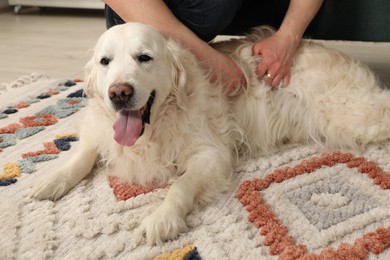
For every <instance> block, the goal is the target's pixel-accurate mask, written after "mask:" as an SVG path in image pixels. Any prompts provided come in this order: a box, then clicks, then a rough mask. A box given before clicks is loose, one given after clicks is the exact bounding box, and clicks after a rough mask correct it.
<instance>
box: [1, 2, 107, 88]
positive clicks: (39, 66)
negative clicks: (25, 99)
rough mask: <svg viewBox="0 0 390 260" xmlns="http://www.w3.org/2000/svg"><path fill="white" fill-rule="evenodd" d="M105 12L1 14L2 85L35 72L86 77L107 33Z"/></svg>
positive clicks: (58, 75)
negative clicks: (93, 51) (98, 42)
mask: <svg viewBox="0 0 390 260" xmlns="http://www.w3.org/2000/svg"><path fill="white" fill-rule="evenodd" d="M105 29H106V28H105V20H104V14H103V10H74V9H45V10H44V11H42V10H40V9H38V8H30V9H28V8H25V9H23V10H22V12H21V14H20V15H14V14H13V13H12V12H9V13H2V14H0V83H1V82H10V81H12V80H15V79H17V78H19V77H20V76H23V75H29V74H31V73H32V72H36V73H43V74H46V75H48V76H50V77H51V78H57V77H60V78H64V77H80V76H83V73H82V71H83V66H84V64H85V63H86V62H87V60H88V58H89V57H90V53H89V50H90V49H91V48H92V47H93V46H94V44H95V43H96V40H97V38H98V37H99V36H100V34H101V33H103V32H104V31H105Z"/></svg>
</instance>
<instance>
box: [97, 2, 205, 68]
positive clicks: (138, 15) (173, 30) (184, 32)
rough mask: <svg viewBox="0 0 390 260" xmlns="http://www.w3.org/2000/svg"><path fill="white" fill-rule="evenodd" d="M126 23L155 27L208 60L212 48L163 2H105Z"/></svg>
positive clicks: (196, 54) (201, 58)
mask: <svg viewBox="0 0 390 260" xmlns="http://www.w3.org/2000/svg"><path fill="white" fill-rule="evenodd" d="M103 2H105V3H106V4H108V5H109V6H110V7H111V8H112V9H113V10H114V11H115V12H116V13H117V14H118V15H119V16H120V17H121V18H122V19H123V20H124V21H126V22H141V23H145V24H148V25H151V26H153V27H154V28H156V29H157V30H158V31H160V32H161V33H162V34H164V35H166V36H168V37H172V38H173V39H175V40H177V41H179V42H181V43H182V44H183V45H184V46H185V47H186V48H188V49H190V50H191V51H192V53H193V54H194V55H195V56H196V57H197V58H198V59H199V60H201V61H204V60H205V59H206V58H207V53H208V52H210V48H211V47H210V46H209V45H208V44H207V43H206V42H204V41H202V40H201V39H200V38H198V37H197V36H196V35H195V34H194V33H193V32H192V31H191V30H190V29H188V28H187V27H186V26H184V25H183V24H182V23H181V22H180V21H179V20H178V19H177V18H176V17H175V16H174V15H173V14H172V12H171V11H170V10H169V8H168V7H167V6H166V5H165V3H164V2H163V1H162V0H141V1H140V0H103Z"/></svg>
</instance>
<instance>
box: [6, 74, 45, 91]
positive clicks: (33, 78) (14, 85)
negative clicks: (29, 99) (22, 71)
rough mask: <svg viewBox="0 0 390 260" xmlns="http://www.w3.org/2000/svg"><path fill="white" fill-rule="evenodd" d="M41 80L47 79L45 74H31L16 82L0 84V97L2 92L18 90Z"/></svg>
mask: <svg viewBox="0 0 390 260" xmlns="http://www.w3.org/2000/svg"><path fill="white" fill-rule="evenodd" d="M42 78H48V76H46V75H45V74H42V73H35V72H33V73H31V74H30V75H25V76H22V77H20V78H18V79H17V80H14V81H11V82H10V83H1V84H0V95H1V94H2V93H4V92H7V91H10V90H11V89H14V88H20V87H23V86H25V85H28V84H31V83H33V82H36V81H38V80H39V79H42Z"/></svg>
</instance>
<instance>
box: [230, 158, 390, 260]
mask: <svg viewBox="0 0 390 260" xmlns="http://www.w3.org/2000/svg"><path fill="white" fill-rule="evenodd" d="M340 164H341V166H340ZM325 167H330V168H325ZM307 174H310V175H309V176H308V175H307ZM362 174H364V175H366V176H363V175H362ZM388 176H389V174H388V173H385V172H383V170H382V169H381V168H380V167H379V166H378V165H377V164H376V163H374V162H368V161H367V160H365V158H362V157H353V156H352V154H344V153H340V152H336V153H333V154H326V155H323V156H321V157H313V158H311V159H308V160H304V161H303V162H301V163H300V164H298V165H296V166H295V167H286V168H282V169H278V170H276V171H274V172H272V173H271V174H268V175H266V176H265V177H264V178H262V179H253V180H250V181H245V182H244V183H243V184H242V185H241V186H240V187H239V189H238V191H237V198H238V199H239V200H240V202H241V203H242V205H243V206H245V208H246V210H247V211H248V212H249V216H248V219H249V221H251V222H252V223H253V224H254V226H255V227H256V228H258V229H260V235H262V236H264V244H265V245H267V246H269V253H270V254H271V255H278V256H279V258H280V259H295V258H300V257H306V258H310V259H338V258H342V259H345V258H346V259H355V258H359V259H362V258H363V259H364V258H366V257H367V253H368V252H371V253H374V254H380V253H382V252H383V251H384V250H385V249H387V248H389V247H390V239H389V238H390V226H389V223H390V221H389V219H390V207H389V205H388V201H389V199H390V194H389V191H388V190H387V189H389V183H388V181H389V178H388ZM367 177H368V178H367ZM370 179H371V180H373V181H370ZM324 186H328V187H327V188H325V187H324ZM336 193H337V194H338V197H340V198H343V199H342V202H341V203H340V204H332V203H330V201H329V196H330V194H336ZM321 194H322V195H325V196H324V197H326V198H325V199H322V201H321V203H320V204H321V205H322V206H319V205H318V203H317V204H316V203H314V202H313V201H317V202H318V201H319V195H321ZM330 197H332V196H330ZM324 205H325V207H324ZM382 222H383V223H387V225H385V226H379V227H378V223H382ZM373 223H375V225H372V224H373ZM379 225H380V224H379ZM382 225H383V224H382ZM294 226H299V228H297V229H294ZM299 229H302V230H304V232H300V231H299ZM361 230H371V231H369V232H365V233H364V232H363V233H364V234H363V235H362V236H360V237H358V238H357V239H356V236H355V235H353V234H354V233H358V231H361ZM351 234H352V235H351ZM351 236H352V237H354V240H353V243H352V244H350V243H347V241H348V240H347V239H346V238H350V237H351ZM343 237H344V238H345V240H344V239H343ZM329 245H331V246H329Z"/></svg>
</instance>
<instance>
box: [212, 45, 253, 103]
mask: <svg viewBox="0 0 390 260" xmlns="http://www.w3.org/2000/svg"><path fill="white" fill-rule="evenodd" d="M214 50H215V49H214ZM207 63H208V67H209V68H210V69H211V71H212V77H211V80H212V81H216V80H218V81H221V82H222V84H223V87H224V90H225V92H226V94H227V95H228V96H236V95H238V94H239V92H240V90H241V89H242V88H245V87H246V80H245V76H244V73H243V72H242V70H241V68H240V67H239V66H238V65H237V63H236V62H235V61H233V60H232V59H231V58H230V57H229V56H228V55H226V54H224V53H222V52H219V51H217V50H215V51H214V52H213V54H212V55H211V56H209V58H208V61H207Z"/></svg>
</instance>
